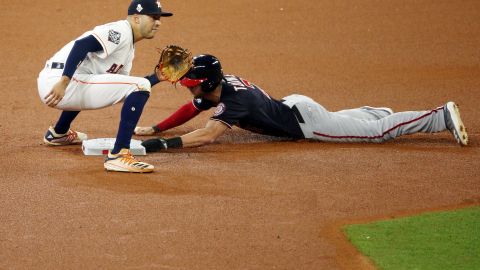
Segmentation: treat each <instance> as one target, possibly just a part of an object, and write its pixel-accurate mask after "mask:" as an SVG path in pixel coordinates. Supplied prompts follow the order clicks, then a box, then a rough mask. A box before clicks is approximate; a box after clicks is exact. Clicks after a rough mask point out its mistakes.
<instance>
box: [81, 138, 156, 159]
mask: <svg viewBox="0 0 480 270" xmlns="http://www.w3.org/2000/svg"><path fill="white" fill-rule="evenodd" d="M141 143H142V141H139V140H134V139H132V140H131V141H130V152H131V153H132V154H133V155H135V156H145V155H146V154H147V152H146V151H145V147H143V146H142V145H141ZM114 144H115V138H98V139H92V140H85V141H83V142H82V150H83V153H84V154H85V155H86V156H102V155H106V154H108V150H112V149H113V145H114Z"/></svg>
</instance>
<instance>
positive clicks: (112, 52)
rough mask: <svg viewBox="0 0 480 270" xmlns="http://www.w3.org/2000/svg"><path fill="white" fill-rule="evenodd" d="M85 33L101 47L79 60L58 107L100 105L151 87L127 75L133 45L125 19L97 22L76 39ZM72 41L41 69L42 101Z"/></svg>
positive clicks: (58, 76)
mask: <svg viewBox="0 0 480 270" xmlns="http://www.w3.org/2000/svg"><path fill="white" fill-rule="evenodd" d="M88 35H93V36H94V37H95V38H96V39H97V40H98V42H99V43H100V44H101V45H102V48H103V51H100V52H94V53H91V52H90V53H88V54H87V56H86V58H85V59H84V60H83V61H82V62H81V63H80V64H79V66H78V67H77V69H76V71H75V73H74V75H73V77H72V80H71V81H70V83H69V84H68V87H67V89H66V91H65V96H64V97H63V99H62V100H61V101H60V102H59V104H57V106H56V108H57V109H61V110H79V111H80V110H93V109H100V108H104V107H107V106H111V105H114V104H116V103H118V102H121V101H123V100H124V99H125V98H126V97H127V96H128V95H129V94H130V93H132V92H134V91H139V90H142V91H150V89H151V86H150V82H149V81H148V80H147V79H145V78H142V77H132V76H129V74H130V70H131V68H132V62H133V58H134V52H135V47H134V45H133V32H132V27H131V26H130V23H129V22H128V21H127V20H121V21H117V22H113V23H108V24H105V25H100V26H97V27H95V28H94V29H93V30H91V31H88V32H86V33H84V34H83V35H81V36H80V37H79V38H78V39H81V38H84V37H86V36H88ZM74 42H75V40H73V41H71V42H70V43H68V44H67V45H65V46H64V47H63V48H62V49H61V50H60V51H58V52H57V53H56V54H55V55H54V56H53V57H52V58H50V59H49V60H48V61H47V63H46V65H45V68H44V69H43V70H42V71H41V72H40V74H39V76H38V80H37V82H38V93H39V95H40V98H41V99H42V102H44V103H45V99H44V98H45V96H46V95H47V94H48V93H49V92H50V91H51V90H52V87H53V85H54V84H55V83H56V82H58V81H59V80H60V78H61V76H62V73H63V68H64V66H65V62H66V60H67V57H68V55H69V54H70V51H71V50H72V47H73V44H74Z"/></svg>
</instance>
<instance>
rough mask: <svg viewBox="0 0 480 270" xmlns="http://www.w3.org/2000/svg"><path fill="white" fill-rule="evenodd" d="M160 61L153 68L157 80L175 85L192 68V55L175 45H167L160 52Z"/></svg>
mask: <svg viewBox="0 0 480 270" xmlns="http://www.w3.org/2000/svg"><path fill="white" fill-rule="evenodd" d="M158 52H159V53H160V60H159V61H158V64H157V65H156V66H155V73H156V74H157V77H158V78H163V79H164V80H167V81H169V82H171V83H176V82H177V81H178V80H180V79H181V78H182V77H183V75H185V74H186V73H187V72H188V70H189V69H190V67H191V66H192V53H191V52H189V51H188V50H187V49H184V48H182V47H180V46H177V45H168V46H166V47H165V48H163V50H161V51H160V49H158Z"/></svg>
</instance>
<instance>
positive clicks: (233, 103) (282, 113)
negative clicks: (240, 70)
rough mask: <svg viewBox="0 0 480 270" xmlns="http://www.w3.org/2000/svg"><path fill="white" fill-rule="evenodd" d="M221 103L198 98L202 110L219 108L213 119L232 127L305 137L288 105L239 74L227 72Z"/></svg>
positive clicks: (270, 133)
mask: <svg viewBox="0 0 480 270" xmlns="http://www.w3.org/2000/svg"><path fill="white" fill-rule="evenodd" d="M221 83H222V94H221V96H220V101H219V103H218V104H214V103H213V102H211V101H209V100H206V99H203V98H197V99H194V100H193V104H194V105H195V107H197V109H199V110H208V109H210V108H212V107H215V106H216V107H217V108H216V110H215V112H214V114H213V116H212V117H211V119H213V120H217V121H221V122H222V123H224V124H226V125H227V126H228V127H230V128H231V127H232V126H234V125H236V126H238V127H240V128H242V129H246V130H249V131H252V132H255V133H260V134H266V135H270V136H277V137H289V138H294V139H303V138H304V135H303V133H302V130H301V129H300V126H299V124H298V121H297V118H296V117H295V114H294V112H293V111H292V109H290V108H289V107H288V106H287V105H285V104H283V103H282V102H280V101H278V100H275V99H273V98H271V97H270V96H269V95H268V94H267V93H266V92H265V91H263V90H262V89H260V88H259V87H257V86H256V85H254V84H251V83H249V82H248V81H246V80H243V79H241V78H239V77H237V76H233V75H226V76H225V80H223V81H222V82H221Z"/></svg>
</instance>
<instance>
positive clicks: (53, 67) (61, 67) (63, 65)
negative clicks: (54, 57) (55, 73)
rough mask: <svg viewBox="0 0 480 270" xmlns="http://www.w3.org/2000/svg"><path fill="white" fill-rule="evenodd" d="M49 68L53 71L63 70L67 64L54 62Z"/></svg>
mask: <svg viewBox="0 0 480 270" xmlns="http://www.w3.org/2000/svg"><path fill="white" fill-rule="evenodd" d="M47 67H49V68H51V69H63V68H64V67H65V63H60V62H52V63H51V64H50V65H49V64H47Z"/></svg>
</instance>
